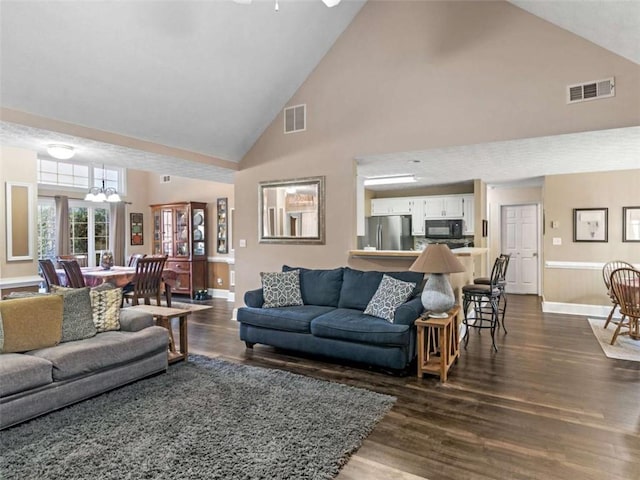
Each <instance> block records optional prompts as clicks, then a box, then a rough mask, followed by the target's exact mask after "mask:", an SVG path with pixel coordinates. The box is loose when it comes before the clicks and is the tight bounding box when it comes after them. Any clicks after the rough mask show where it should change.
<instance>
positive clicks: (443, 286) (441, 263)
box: [409, 243, 466, 318]
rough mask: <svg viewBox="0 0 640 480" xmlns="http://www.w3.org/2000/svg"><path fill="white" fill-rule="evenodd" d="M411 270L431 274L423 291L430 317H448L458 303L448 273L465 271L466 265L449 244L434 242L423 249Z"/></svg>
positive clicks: (425, 305)
mask: <svg viewBox="0 0 640 480" xmlns="http://www.w3.org/2000/svg"><path fill="white" fill-rule="evenodd" d="M409 270H411V271H412V272H422V273H429V274H430V275H429V279H428V280H427V283H426V284H425V285H424V290H423V291H422V297H421V300H422V305H423V306H424V308H425V310H427V311H428V312H429V316H430V317H433V318H446V317H447V316H448V313H447V312H448V311H449V310H451V308H452V307H453V306H454V305H455V304H456V299H455V297H454V296H453V289H452V288H451V284H450V283H449V278H448V277H447V274H449V273H458V272H464V271H465V270H466V269H465V267H464V265H462V263H460V260H458V259H457V258H456V256H455V255H454V254H453V252H451V249H450V248H449V247H448V246H447V245H444V244H441V243H432V244H430V245H428V246H427V248H425V249H424V250H423V251H422V253H421V254H420V256H419V257H418V258H417V259H416V261H415V262H413V265H411V267H410V268H409Z"/></svg>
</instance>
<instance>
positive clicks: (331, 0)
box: [322, 0, 341, 8]
mask: <svg viewBox="0 0 640 480" xmlns="http://www.w3.org/2000/svg"><path fill="white" fill-rule="evenodd" d="M322 1H323V2H324V4H325V5H326V6H327V7H329V8H331V7H335V6H336V5H338V4H339V3H340V1H341V0H322Z"/></svg>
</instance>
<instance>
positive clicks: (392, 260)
mask: <svg viewBox="0 0 640 480" xmlns="http://www.w3.org/2000/svg"><path fill="white" fill-rule="evenodd" d="M488 250H489V249H488V248H481V247H463V248H455V249H453V250H451V252H452V253H453V254H454V255H455V256H457V257H458V260H460V262H461V263H462V264H463V265H464V266H465V268H466V270H465V271H464V272H462V273H452V274H450V276H449V281H450V282H451V287H452V288H453V293H454V295H455V297H456V302H457V303H458V305H462V287H463V286H464V285H468V284H471V283H473V279H474V277H479V276H481V275H482V269H483V266H482V265H483V264H484V263H485V261H486V259H485V256H486V253H487V251H488ZM420 253H421V252H420V251H417V250H350V251H349V266H350V267H352V268H356V269H359V270H379V271H399V270H409V267H411V264H412V263H413V262H414V261H415V259H416V258H418V256H419V255H420ZM461 316H463V314H462V312H461V313H459V319H460V320H461Z"/></svg>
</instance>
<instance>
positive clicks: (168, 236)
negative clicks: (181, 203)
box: [160, 208, 174, 257]
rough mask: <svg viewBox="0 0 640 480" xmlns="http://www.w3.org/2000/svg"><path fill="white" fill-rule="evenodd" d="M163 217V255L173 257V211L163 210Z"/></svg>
mask: <svg viewBox="0 0 640 480" xmlns="http://www.w3.org/2000/svg"><path fill="white" fill-rule="evenodd" d="M161 215H162V252H160V253H161V254H162V255H168V256H170V257H172V256H173V225H174V222H173V210H171V209H166V208H163V209H162V211H161Z"/></svg>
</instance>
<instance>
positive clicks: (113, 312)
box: [91, 288, 122, 333]
mask: <svg viewBox="0 0 640 480" xmlns="http://www.w3.org/2000/svg"><path fill="white" fill-rule="evenodd" d="M121 303H122V289H121V288H112V289H109V290H100V289H95V288H92V289H91V309H92V311H93V324H94V325H95V326H96V330H97V331H98V333H100V332H108V331H110V330H120V304H121Z"/></svg>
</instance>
